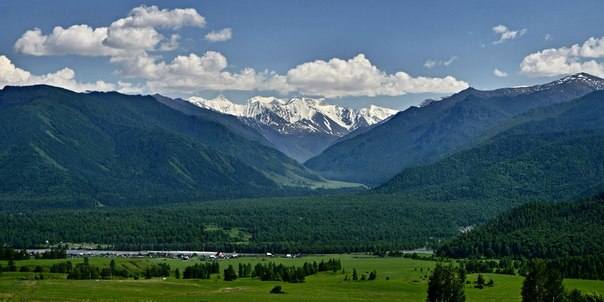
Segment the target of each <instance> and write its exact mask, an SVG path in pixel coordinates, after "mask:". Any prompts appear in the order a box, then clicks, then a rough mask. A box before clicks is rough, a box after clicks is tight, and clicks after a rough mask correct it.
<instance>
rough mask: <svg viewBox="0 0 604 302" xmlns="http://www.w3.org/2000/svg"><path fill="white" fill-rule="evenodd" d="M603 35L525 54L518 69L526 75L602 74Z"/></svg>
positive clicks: (603, 69) (603, 70) (603, 55)
mask: <svg viewBox="0 0 604 302" xmlns="http://www.w3.org/2000/svg"><path fill="white" fill-rule="evenodd" d="M603 57H604V37H601V38H594V37H591V38H589V39H587V41H585V42H583V43H582V44H578V43H577V44H574V45H571V46H568V47H566V46H565V47H560V48H549V49H544V50H541V51H538V52H535V53H532V54H529V55H528V56H526V57H525V58H524V59H523V60H522V63H521V64H520V70H521V71H522V72H523V73H525V74H528V75H535V76H558V75H566V74H573V73H578V72H587V73H591V74H594V75H597V76H604V65H603V64H602V63H601V62H600V59H601V58H603Z"/></svg>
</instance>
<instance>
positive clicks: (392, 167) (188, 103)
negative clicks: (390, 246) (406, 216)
mask: <svg viewBox="0 0 604 302" xmlns="http://www.w3.org/2000/svg"><path fill="white" fill-rule="evenodd" d="M602 89H604V80H602V79H600V78H597V77H594V76H591V75H588V74H576V75H572V76H568V77H564V78H562V79H559V80H557V81H554V82H551V83H547V84H543V85H536V86H530V87H516V88H504V89H497V90H492V91H481V90H476V89H472V88H470V89H467V90H464V91H461V92H459V93H457V94H454V95H452V96H450V97H447V98H443V99H441V100H437V101H436V100H430V101H426V102H424V104H422V106H419V107H412V108H409V109H407V110H405V111H402V112H399V113H397V114H395V115H394V116H389V115H390V114H391V113H393V111H392V110H388V109H383V108H378V107H370V108H368V109H367V110H353V109H347V108H343V107H339V106H335V105H329V104H326V103H324V102H323V101H322V100H317V99H310V98H293V99H290V100H282V99H277V98H266V97H255V98H252V99H250V100H249V101H248V103H246V104H235V103H232V102H230V101H228V100H226V99H224V98H219V99H215V100H201V99H195V98H194V99H190V100H184V99H172V98H168V97H164V96H161V95H151V96H140V95H124V94H120V93H117V92H103V93H101V92H89V93H76V92H72V91H69V90H65V89H61V88H56V87H51V86H44V85H38V86H26V87H11V86H7V87H5V88H4V89H2V90H0V139H1V141H2V142H3V144H2V145H0V167H2V169H0V201H1V202H0V205H1V208H19V207H23V208H32V207H34V208H35V207H90V206H131V205H148V204H159V203H166V202H179V201H194V200H207V199H229V198H238V197H255V196H278V195H281V196H283V195H292V194H309V193H313V192H317V189H334V188H339V189H341V188H346V189H349V188H351V187H355V186H356V188H357V189H358V188H359V185H358V184H356V183H357V182H359V183H364V184H369V185H372V186H376V188H375V189H373V191H372V192H374V193H379V194H382V195H383V194H397V195H400V196H402V197H401V198H410V199H413V200H424V201H448V202H450V201H473V202H481V203H483V204H485V206H489V207H498V208H501V209H507V208H510V207H512V206H514V205H516V204H520V203H524V202H527V201H534V200H543V201H546V200H569V199H573V198H579V197H583V196H589V195H591V194H594V193H597V192H599V190H601V188H602V187H603V186H604V183H603V182H602V181H601V179H602V178H603V177H604V165H603V164H602V163H604V157H603V156H602V154H601V152H600V150H602V149H603V148H604V126H602V125H604V114H603V113H604V91H601V90H602ZM224 112H228V114H227V113H224ZM326 137H328V138H329V139H326ZM317 138H321V139H317ZM287 140H289V142H288V143H284V141H287ZM313 140H315V142H314V143H313V142H312V141H313ZM312 144H315V145H314V147H316V148H317V149H315V151H317V150H320V149H321V148H325V147H326V146H328V145H329V144H332V145H331V146H329V147H327V149H326V150H325V151H323V152H322V153H321V154H319V155H317V156H316V157H314V158H312V159H310V160H308V161H306V162H305V164H304V165H303V164H301V163H299V161H300V160H301V158H303V157H300V156H301V153H298V155H299V157H298V158H297V160H298V161H296V160H295V159H294V156H290V157H288V156H287V154H290V155H291V152H290V153H288V152H284V151H283V149H288V148H289V150H290V151H291V150H293V149H295V148H298V147H301V146H302V147H305V148H306V149H305V150H306V152H309V150H310V148H308V147H309V146H310V145H312ZM321 146H322V147H321ZM317 152H318V151H317ZM306 154H310V153H306ZM334 179H335V180H334Z"/></svg>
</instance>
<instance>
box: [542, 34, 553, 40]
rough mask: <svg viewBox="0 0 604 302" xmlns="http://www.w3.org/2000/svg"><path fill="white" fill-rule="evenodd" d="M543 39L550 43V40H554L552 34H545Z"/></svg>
mask: <svg viewBox="0 0 604 302" xmlns="http://www.w3.org/2000/svg"><path fill="white" fill-rule="evenodd" d="M543 39H544V40H545V41H549V40H551V39H552V34H549V33H548V34H545V36H544V37H543Z"/></svg>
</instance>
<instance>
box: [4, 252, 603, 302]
mask: <svg viewBox="0 0 604 302" xmlns="http://www.w3.org/2000/svg"><path fill="white" fill-rule="evenodd" d="M329 258H338V259H340V260H341V261H342V264H343V267H344V269H345V270H346V272H348V273H350V272H351V271H352V269H353V268H356V269H357V271H358V272H359V273H362V272H369V271H372V270H376V271H377V273H378V278H377V280H376V281H344V274H343V273H342V272H338V273H331V272H330V273H319V274H316V275H313V276H309V277H307V278H306V282H304V283H298V284H290V283H283V282H265V281H260V280H255V279H250V278H240V279H237V280H236V281H231V282H226V281H223V280H222V279H220V277H219V276H218V275H216V276H214V277H213V278H212V279H210V280H181V279H175V278H173V277H169V278H166V279H165V280H164V279H162V278H153V279H150V280H143V279H140V280H133V279H127V280H98V281H97V280H67V279H65V275H62V274H49V273H45V277H46V279H45V280H33V275H34V274H33V273H8V272H4V273H1V274H0V301H196V302H201V301H258V302H261V301H262V302H264V301H317V302H318V301H346V302H352V301H409V302H412V301H413V302H416V301H424V300H425V294H426V287H427V280H426V276H427V275H428V274H429V270H430V269H431V268H432V267H433V266H434V265H435V262H432V261H424V260H413V259H407V258H377V257H372V256H364V255H328V256H312V257H311V256H309V257H303V258H297V259H285V258H274V259H268V258H267V259H264V260H263V259H262V258H246V257H243V258H238V259H231V260H222V261H220V267H221V271H222V270H223V269H224V268H226V267H227V266H228V265H229V264H233V265H234V266H235V267H236V266H237V264H238V263H239V262H243V263H252V264H253V263H256V262H259V261H275V262H279V263H284V264H287V265H301V264H302V263H304V262H311V261H320V260H326V259H329ZM62 261H65V260H64V259H62V260H23V261H17V266H24V265H26V266H35V265H41V266H50V265H51V264H53V263H56V262H62ZM71 261H72V262H73V263H74V264H75V263H78V262H81V261H82V259H71ZM109 261H110V259H108V258H100V257H98V258H91V259H90V263H91V264H96V265H99V266H105V265H108V264H109ZM198 261H199V260H189V261H183V260H174V259H155V258H154V259H151V258H137V259H122V258H118V259H116V262H117V265H118V266H125V267H127V268H128V269H129V270H130V271H133V272H134V271H142V270H143V268H144V267H145V266H146V265H148V264H149V263H150V262H167V263H169V264H170V266H171V268H172V269H173V270H174V269H175V268H180V269H181V271H182V270H183V269H184V268H185V267H186V266H190V265H193V264H194V263H196V262H198ZM0 264H1V265H2V266H4V267H5V266H6V261H2V262H0ZM387 277H388V279H389V280H387ZM485 277H486V279H487V280H488V279H489V278H492V279H493V280H494V281H495V286H494V287H492V288H485V289H482V290H479V289H475V288H473V287H472V286H471V285H466V296H467V301H469V302H478V301H486V302H489V301H497V302H507V301H509V302H514V301H520V287H521V285H522V280H523V279H522V277H519V276H507V275H497V274H485ZM475 279H476V275H473V274H470V275H468V280H475ZM275 285H282V286H283V289H284V291H285V292H286V293H285V294H283V295H275V294H269V291H270V289H271V288H273V286H275ZM565 285H566V287H567V288H568V289H572V288H578V289H580V290H582V291H585V292H593V291H598V292H600V293H602V292H604V281H591V280H566V281H565Z"/></svg>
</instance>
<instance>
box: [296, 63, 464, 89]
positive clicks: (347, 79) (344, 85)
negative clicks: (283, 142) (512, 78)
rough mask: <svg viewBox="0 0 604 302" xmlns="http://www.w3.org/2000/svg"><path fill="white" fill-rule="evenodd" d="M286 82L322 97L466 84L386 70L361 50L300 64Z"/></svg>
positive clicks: (458, 87)
mask: <svg viewBox="0 0 604 302" xmlns="http://www.w3.org/2000/svg"><path fill="white" fill-rule="evenodd" d="M287 84H288V85H290V86H292V87H294V88H295V90H297V91H299V92H301V93H304V94H309V95H318V96H324V97H343V96H378V95H388V96H396V95H403V94H406V93H423V92H437V93H450V92H456V91H459V90H462V89H465V88H467V87H468V84H467V83H465V82H463V81H459V80H457V79H455V78H454V77H451V76H447V77H444V78H427V77H415V78H414V77H412V76H410V75H409V74H407V73H405V72H403V71H398V72H396V73H394V74H387V73H385V72H383V71H381V70H379V69H378V68H377V67H376V66H375V65H373V64H372V63H371V62H370V61H369V60H368V59H367V58H366V57H365V55H363V54H359V55H357V56H355V57H354V58H351V59H348V60H342V59H339V58H333V59H331V60H329V61H323V60H316V61H313V62H307V63H304V64H300V65H298V66H296V67H295V68H293V69H290V70H289V71H288V72H287Z"/></svg>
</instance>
